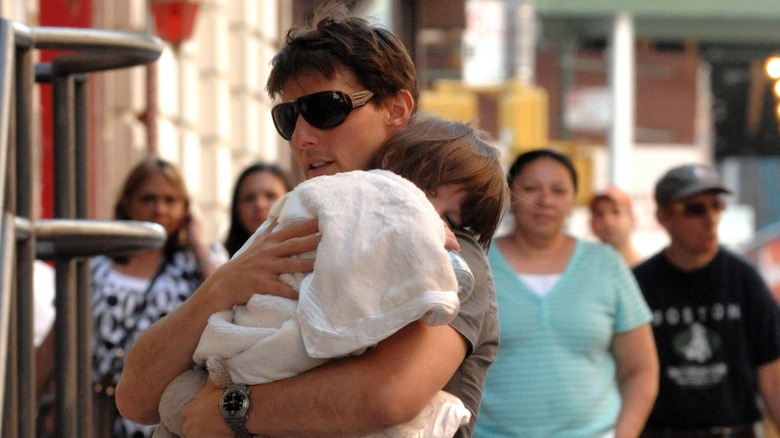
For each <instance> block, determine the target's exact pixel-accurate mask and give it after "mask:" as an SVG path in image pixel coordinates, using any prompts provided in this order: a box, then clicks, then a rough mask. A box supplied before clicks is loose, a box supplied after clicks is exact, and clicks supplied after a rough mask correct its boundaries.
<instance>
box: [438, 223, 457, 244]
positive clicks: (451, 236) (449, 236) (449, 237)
mask: <svg viewBox="0 0 780 438" xmlns="http://www.w3.org/2000/svg"><path fill="white" fill-rule="evenodd" d="M442 222H443V223H444V234H445V236H446V237H445V238H444V248H445V249H447V250H449V251H460V244H459V243H458V239H457V238H456V237H455V233H453V232H452V230H451V229H450V226H449V224H447V221H442Z"/></svg>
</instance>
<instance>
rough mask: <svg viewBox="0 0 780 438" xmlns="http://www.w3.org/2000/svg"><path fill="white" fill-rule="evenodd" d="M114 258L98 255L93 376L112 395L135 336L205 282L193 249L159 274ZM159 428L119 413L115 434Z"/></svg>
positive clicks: (97, 385)
mask: <svg viewBox="0 0 780 438" xmlns="http://www.w3.org/2000/svg"><path fill="white" fill-rule="evenodd" d="M217 246H218V245H217ZM222 251H223V252H224V248H222ZM225 260H227V253H226V252H225ZM113 263H114V262H113V260H112V259H111V258H110V257H106V256H98V257H94V258H93V259H92V366H93V368H92V375H93V381H94V382H95V390H96V391H98V392H100V391H107V393H109V394H110V393H111V392H112V391H113V388H114V387H115V386H116V384H117V383H118V382H119V376H120V374H121V371H122V367H123V365H124V359H125V353H126V352H127V351H128V349H129V348H130V346H131V345H132V343H133V342H134V341H135V339H136V338H138V336H139V335H140V334H141V332H143V331H144V330H145V329H146V328H148V327H149V326H150V325H152V323H154V322H155V321H157V320H158V319H160V318H162V317H163V316H165V315H167V314H168V313H170V312H171V311H173V310H174V309H175V308H177V307H178V306H180V305H181V304H182V303H183V302H184V301H185V300H186V299H187V298H189V297H190V296H191V295H192V294H193V293H194V292H195V289H197V288H198V286H199V285H200V283H201V281H202V280H201V275H200V271H199V269H198V268H199V267H198V261H197V259H196V257H195V254H194V253H192V252H191V251H179V252H177V253H175V254H174V256H173V257H172V258H171V259H170V260H169V261H168V263H166V264H165V265H164V266H163V267H162V268H161V270H160V271H159V273H158V274H157V276H156V277H155V278H154V279H142V278H135V277H130V276H127V275H125V274H122V273H120V272H117V271H116V270H115V269H114V266H113ZM154 429H155V426H143V425H140V424H136V423H132V422H130V421H129V420H125V419H123V418H121V417H118V418H117V421H116V422H115V424H114V436H132V437H144V436H151V435H152V433H153V432H154Z"/></svg>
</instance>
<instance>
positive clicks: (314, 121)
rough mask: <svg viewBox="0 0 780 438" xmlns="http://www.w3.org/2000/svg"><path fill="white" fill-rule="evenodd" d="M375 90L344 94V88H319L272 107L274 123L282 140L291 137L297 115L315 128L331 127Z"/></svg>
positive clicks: (369, 97) (359, 105) (364, 101)
mask: <svg viewBox="0 0 780 438" xmlns="http://www.w3.org/2000/svg"><path fill="white" fill-rule="evenodd" d="M373 96H374V93H372V92H370V91H368V90H363V91H356V92H354V93H350V94H347V93H345V92H343V91H320V92H318V93H312V94H307V95H305V96H301V97H299V98H297V99H295V100H291V101H289V102H283V103H280V104H278V105H276V106H274V107H273V109H272V110H271V116H272V117H273V119H274V126H276V130H277V131H278V132H279V135H281V136H282V138H283V139H285V140H290V139H291V138H292V135H293V132H295V125H296V124H297V123H298V116H299V115H301V116H303V120H306V122H307V123H308V124H310V125H311V126H314V127H315V128H317V129H330V128H335V127H336V126H338V125H340V124H342V123H343V122H344V120H346V119H347V116H348V115H349V113H351V112H352V110H353V109H355V108H358V107H361V106H363V105H365V104H367V103H368V101H369V100H371V97H373Z"/></svg>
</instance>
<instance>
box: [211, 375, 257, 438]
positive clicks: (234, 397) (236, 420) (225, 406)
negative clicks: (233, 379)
mask: <svg viewBox="0 0 780 438" xmlns="http://www.w3.org/2000/svg"><path fill="white" fill-rule="evenodd" d="M219 410H220V412H221V413H222V417H223V418H224V419H225V422H226V423H227V424H228V426H230V428H231V429H233V432H235V434H236V435H235V436H236V437H237V438H251V437H252V435H251V434H250V433H249V431H248V430H247V429H246V419H247V414H248V412H249V390H248V389H247V386H246V385H238V384H233V385H230V386H228V387H227V388H225V390H224V391H222V398H221V399H220V402H219Z"/></svg>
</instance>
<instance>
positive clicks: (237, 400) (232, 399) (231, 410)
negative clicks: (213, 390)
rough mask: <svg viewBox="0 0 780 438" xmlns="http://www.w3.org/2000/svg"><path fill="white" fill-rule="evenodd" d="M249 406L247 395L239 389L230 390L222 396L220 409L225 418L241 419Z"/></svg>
mask: <svg viewBox="0 0 780 438" xmlns="http://www.w3.org/2000/svg"><path fill="white" fill-rule="evenodd" d="M248 406H249V400H248V397H247V394H246V393H245V392H244V391H242V390H240V389H231V390H228V391H226V392H225V393H224V394H223V395H222V401H220V408H221V409H222V412H223V413H224V414H225V416H227V417H241V416H243V415H244V414H246V411H247V408H248Z"/></svg>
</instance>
